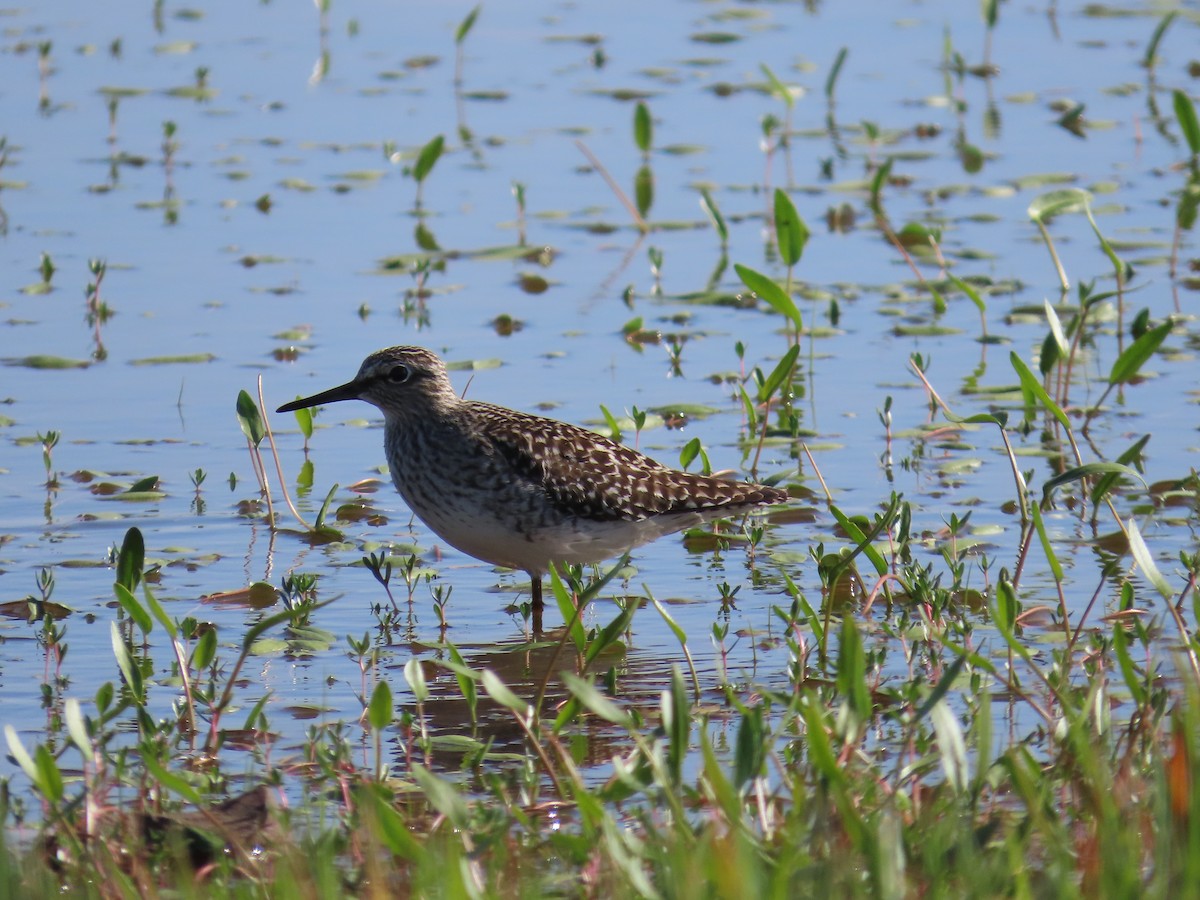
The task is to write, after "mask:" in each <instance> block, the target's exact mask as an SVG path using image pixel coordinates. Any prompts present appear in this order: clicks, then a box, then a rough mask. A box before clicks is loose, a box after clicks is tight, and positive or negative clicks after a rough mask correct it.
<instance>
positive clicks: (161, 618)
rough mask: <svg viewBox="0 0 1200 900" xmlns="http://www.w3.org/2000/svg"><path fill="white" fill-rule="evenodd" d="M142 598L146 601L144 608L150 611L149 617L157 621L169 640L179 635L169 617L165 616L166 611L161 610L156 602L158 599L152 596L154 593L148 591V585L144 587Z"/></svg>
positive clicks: (160, 605)
mask: <svg viewBox="0 0 1200 900" xmlns="http://www.w3.org/2000/svg"><path fill="white" fill-rule="evenodd" d="M142 596H143V597H144V598H145V600H146V606H147V607H148V608H149V610H150V615H152V616H154V618H156V619H157V620H158V624H160V625H161V626H162V627H163V629H164V630H165V631H166V632H167V634H168V635H169V636H170V637H171V638H175V637H176V636H177V635H178V634H179V629H178V628H177V627H176V625H175V623H174V622H173V621H172V620H171V617H170V616H168V615H167V611H166V610H165V609H163V608H162V604H161V603H159V602H158V598H157V597H155V596H154V592H153V591H151V590H150V586H149V585H146V586H145V590H143V591H142Z"/></svg>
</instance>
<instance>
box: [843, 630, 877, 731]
mask: <svg viewBox="0 0 1200 900" xmlns="http://www.w3.org/2000/svg"><path fill="white" fill-rule="evenodd" d="M837 667H838V669H837V686H838V692H839V693H840V694H841V695H842V697H843V699H845V700H846V702H847V703H848V704H849V706H850V710H851V711H852V712H853V713H854V714H855V715H856V716H857V717H858V721H859V722H860V723H863V724H865V723H866V722H868V721H870V718H871V692H870V691H869V690H868V688H867V657H866V653H865V652H864V650H863V643H862V636H861V635H860V634H859V633H858V626H857V625H856V624H855V622H854V616H853V615H852V614H847V615H846V616H844V617H843V618H842V633H841V637H840V639H839V642H838V661H837Z"/></svg>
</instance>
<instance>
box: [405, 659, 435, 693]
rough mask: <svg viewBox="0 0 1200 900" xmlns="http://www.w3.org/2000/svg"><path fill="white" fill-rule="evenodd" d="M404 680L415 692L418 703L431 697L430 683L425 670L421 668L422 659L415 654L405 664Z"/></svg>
mask: <svg viewBox="0 0 1200 900" xmlns="http://www.w3.org/2000/svg"><path fill="white" fill-rule="evenodd" d="M404 680H405V681H407V682H408V687H409V689H410V690H411V691H412V692H413V696H414V697H416V698H417V702H418V703H424V702H425V701H426V700H428V699H429V685H428V684H427V683H426V681H425V670H424V669H423V668H421V661H420V660H419V659H417V658H416V657H415V656H414V657H413V658H412V659H410V660H409V661H408V662H406V663H405V664H404Z"/></svg>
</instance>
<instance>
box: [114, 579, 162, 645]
mask: <svg viewBox="0 0 1200 900" xmlns="http://www.w3.org/2000/svg"><path fill="white" fill-rule="evenodd" d="M113 590H114V591H115V592H116V595H117V603H119V604H120V605H121V609H123V610H125V612H127V613H129V618H131V619H133V623H134V624H135V625H137V627H138V628H139V629H141V632H142V634H149V633H150V630H151V629H152V628H153V627H154V620H153V619H151V618H150V613H148V612H146V610H145V608H144V607H143V606H142V604H140V603H138V601H137V597H135V596H133V592H132V591H131V590H129V588H127V587H125V585H123V584H114V585H113Z"/></svg>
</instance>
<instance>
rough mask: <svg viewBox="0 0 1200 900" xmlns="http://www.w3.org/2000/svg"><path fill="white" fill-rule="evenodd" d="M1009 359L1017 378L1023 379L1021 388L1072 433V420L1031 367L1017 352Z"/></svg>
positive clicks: (1012, 353)
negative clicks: (1030, 369)
mask: <svg viewBox="0 0 1200 900" xmlns="http://www.w3.org/2000/svg"><path fill="white" fill-rule="evenodd" d="M1008 358H1009V360H1011V361H1012V367H1013V368H1014V369H1016V370H1017V377H1018V378H1020V379H1021V387H1022V388H1023V389H1025V390H1027V391H1029V392H1030V393H1031V394H1033V396H1034V397H1036V398H1037V401H1038V402H1039V403H1040V404H1042V406H1043V407H1044V408H1045V410H1046V412H1048V413H1050V415H1052V416H1054V418H1056V419H1058V422H1059V424H1060V425H1062V427H1063V428H1065V429H1066V430H1067V431H1070V430H1071V420H1070V419H1068V418H1067V414H1066V413H1065V412H1063V410H1062V407H1060V406H1059V405H1058V404H1057V403H1055V402H1054V398H1052V397H1051V396H1050V394H1049V393H1047V392H1046V388H1045V387H1044V386H1043V385H1042V382H1041V379H1039V378H1038V377H1037V376H1036V375H1034V374H1033V372H1031V371H1029V367H1028V366H1027V365H1025V362H1024V360H1022V359H1021V357H1019V356H1018V355H1017V354H1016V351H1013V352H1011V353H1009V354H1008Z"/></svg>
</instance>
